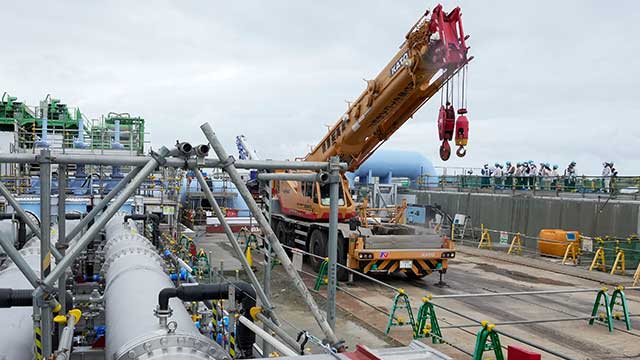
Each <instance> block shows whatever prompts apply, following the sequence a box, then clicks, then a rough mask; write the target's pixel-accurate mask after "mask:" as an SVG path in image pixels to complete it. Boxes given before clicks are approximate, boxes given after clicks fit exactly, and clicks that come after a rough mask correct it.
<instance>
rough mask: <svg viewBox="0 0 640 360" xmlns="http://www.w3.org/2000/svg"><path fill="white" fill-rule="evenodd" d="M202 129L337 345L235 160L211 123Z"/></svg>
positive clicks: (328, 337)
mask: <svg viewBox="0 0 640 360" xmlns="http://www.w3.org/2000/svg"><path fill="white" fill-rule="evenodd" d="M200 129H201V130H202V132H203V133H204V135H205V136H206V137H207V140H208V141H209V143H210V144H211V147H212V148H213V150H214V151H215V153H216V155H217V157H218V159H219V160H220V161H221V162H222V163H223V164H222V165H223V169H224V170H225V171H226V172H227V173H228V174H229V178H230V179H231V181H232V182H233V183H234V185H236V188H237V189H238V192H239V193H240V195H241V196H242V199H243V200H244V201H245V202H246V203H247V206H248V207H249V210H251V213H252V214H253V215H254V216H255V217H256V220H257V221H258V224H259V225H260V228H261V229H262V231H263V234H265V235H266V237H267V239H268V240H269V242H270V243H271V246H272V247H273V250H274V252H275V254H276V255H277V256H278V258H279V259H280V261H282V267H283V268H284V269H285V271H286V272H287V275H288V276H289V277H290V278H291V280H292V281H293V284H294V286H295V287H296V288H297V289H298V291H299V292H300V295H301V296H302V300H303V301H304V302H305V303H306V304H307V306H309V310H310V311H311V314H312V315H313V317H314V318H315V320H316V322H317V323H318V325H319V326H320V329H321V330H322V332H323V333H324V334H325V336H326V337H327V340H328V342H329V343H331V344H337V343H338V342H339V341H338V337H337V336H336V334H335V333H334V332H333V329H331V327H330V326H329V323H327V320H326V319H325V317H324V316H323V315H322V312H321V311H320V309H319V308H318V305H317V304H316V301H315V300H314V299H313V296H311V293H310V292H309V289H307V285H306V284H305V283H304V282H303V281H302V279H301V278H300V275H299V274H298V271H297V270H296V269H295V268H294V267H293V264H292V263H291V259H289V256H287V253H286V252H285V251H284V248H283V247H282V244H280V241H278V237H277V236H276V234H275V233H274V232H273V230H272V229H271V226H269V224H268V223H267V219H265V217H264V215H263V214H262V212H261V211H260V209H259V208H258V205H257V204H256V202H255V200H254V199H253V197H252V196H251V193H250V192H249V190H248V189H247V186H246V184H245V183H244V182H243V181H242V178H241V177H240V174H238V170H237V169H236V167H235V166H234V165H233V158H230V157H229V154H227V151H226V150H225V149H224V147H223V146H222V144H221V143H220V140H218V137H217V136H216V134H215V132H214V131H213V129H212V128H211V125H209V123H204V124H202V125H201V126H200ZM256 290H258V289H256Z"/></svg>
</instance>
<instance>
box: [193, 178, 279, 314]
mask: <svg viewBox="0 0 640 360" xmlns="http://www.w3.org/2000/svg"><path fill="white" fill-rule="evenodd" d="M193 170H194V171H193V172H194V173H195V175H196V179H197V180H198V184H200V187H201V188H202V191H203V192H204V195H205V197H206V198H207V200H208V201H209V204H210V205H211V207H212V208H213V212H214V213H215V214H216V216H217V217H218V220H220V224H221V225H222V227H223V229H224V233H225V234H226V235H227V239H229V242H230V243H231V247H232V248H233V250H234V252H235V253H236V256H237V257H238V260H240V263H241V264H242V268H243V269H244V270H245V272H246V274H247V276H248V277H249V281H250V282H251V285H253V287H254V288H255V289H256V293H257V295H258V297H259V298H260V301H261V302H262V304H263V305H264V306H265V307H266V308H267V311H268V314H269V316H270V317H271V318H272V319H273V321H274V322H275V323H276V324H279V322H278V320H277V317H276V316H275V314H274V313H273V311H272V310H273V305H272V304H271V301H269V298H268V297H267V295H266V294H265V292H264V289H263V288H262V286H260V281H258V278H257V277H256V274H255V273H254V272H253V270H252V269H251V266H250V265H249V263H248V262H247V259H246V258H245V257H244V252H243V251H242V249H241V248H240V244H238V241H237V240H236V237H235V235H234V234H233V231H232V230H231V227H229V224H228V223H227V222H226V220H225V218H224V214H223V213H222V209H220V206H219V205H218V202H217V201H216V198H215V197H214V196H213V193H212V192H211V189H209V185H207V182H206V181H205V179H204V176H202V173H201V172H200V170H199V169H193Z"/></svg>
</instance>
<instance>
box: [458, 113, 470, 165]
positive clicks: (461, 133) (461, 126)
mask: <svg viewBox="0 0 640 360" xmlns="http://www.w3.org/2000/svg"><path fill="white" fill-rule="evenodd" d="M466 113H467V109H460V110H458V114H460V115H459V116H458V119H457V120H456V145H458V150H457V151H456V155H458V157H463V156H465V155H466V153H467V150H465V148H464V147H465V146H467V143H468V142H469V119H467V116H466V115H464V114H466Z"/></svg>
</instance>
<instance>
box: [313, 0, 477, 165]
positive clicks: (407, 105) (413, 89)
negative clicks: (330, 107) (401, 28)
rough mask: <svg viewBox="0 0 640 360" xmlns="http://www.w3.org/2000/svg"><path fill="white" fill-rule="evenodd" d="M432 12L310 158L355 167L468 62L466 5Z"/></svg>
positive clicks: (420, 21)
mask: <svg viewBox="0 0 640 360" xmlns="http://www.w3.org/2000/svg"><path fill="white" fill-rule="evenodd" d="M428 13H429V12H428V11H427V12H426V13H425V14H424V15H423V16H422V17H421V18H420V19H419V20H418V22H416V24H415V25H414V26H413V27H412V28H411V29H410V30H409V32H408V33H407V35H406V39H405V41H404V43H403V44H402V46H401V47H400V50H399V51H398V52H397V54H396V55H395V56H394V57H393V58H392V59H391V61H390V62H389V63H388V64H387V66H385V68H384V69H382V71H381V72H380V73H379V74H378V76H376V78H375V79H373V80H369V81H367V88H366V90H365V91H364V92H363V93H362V94H361V95H360V96H359V97H358V99H357V100H356V101H355V102H353V103H352V104H351V105H350V106H349V108H348V110H347V111H346V112H345V113H344V114H343V115H342V116H341V117H340V119H339V120H338V121H337V122H336V123H335V125H333V127H332V128H331V129H330V130H329V132H328V133H327V134H326V135H325V136H324V138H323V139H322V141H320V142H319V143H318V144H317V145H316V146H315V147H314V148H313V150H312V151H311V152H310V153H309V154H308V155H307V156H306V157H305V160H307V161H327V160H328V159H329V158H330V157H331V156H335V155H337V156H339V157H340V159H341V161H343V162H346V163H347V164H348V165H349V169H348V170H349V171H354V170H355V169H357V168H358V167H359V166H360V165H361V164H362V163H363V162H364V161H365V160H366V159H367V158H368V157H369V156H370V155H371V154H373V152H375V150H377V148H378V147H379V146H380V145H382V144H383V143H384V142H385V141H386V140H387V139H388V138H389V137H390V136H391V135H392V134H393V133H394V132H396V130H398V129H399V128H400V126H402V125H403V124H404V123H405V122H406V121H407V120H408V119H409V118H411V117H412V116H413V114H414V113H415V112H416V111H417V110H418V109H419V108H420V107H421V106H422V105H423V104H424V103H425V102H426V101H427V100H429V99H430V98H431V97H432V96H433V95H435V94H436V93H437V92H438V90H439V89H440V88H441V87H442V86H443V85H444V84H445V83H446V82H447V80H449V79H450V78H451V77H452V76H453V75H454V74H455V73H456V72H457V71H458V70H460V69H461V68H462V67H463V66H465V65H466V64H467V63H468V61H469V60H470V59H468V58H467V51H468V49H469V48H468V47H467V46H466V43H465V40H466V38H465V35H464V30H463V27H462V21H461V13H460V8H459V7H456V8H455V9H454V10H453V11H451V12H450V13H448V14H447V13H445V12H444V11H443V10H442V5H438V6H436V7H435V8H434V9H433V11H432V12H431V16H430V17H429V14H428Z"/></svg>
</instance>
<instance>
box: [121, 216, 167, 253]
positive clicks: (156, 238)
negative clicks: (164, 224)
mask: <svg viewBox="0 0 640 360" xmlns="http://www.w3.org/2000/svg"><path fill="white" fill-rule="evenodd" d="M129 219H131V220H136V221H140V220H142V221H144V226H145V228H146V226H147V221H151V223H152V224H153V230H152V239H151V240H152V241H151V242H152V243H153V245H154V246H158V244H160V216H158V215H157V214H129V215H126V216H125V217H124V221H125V222H127V221H128V220H129Z"/></svg>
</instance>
